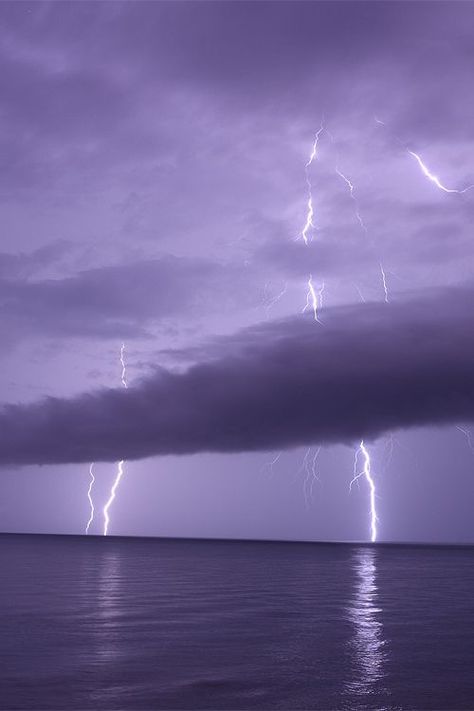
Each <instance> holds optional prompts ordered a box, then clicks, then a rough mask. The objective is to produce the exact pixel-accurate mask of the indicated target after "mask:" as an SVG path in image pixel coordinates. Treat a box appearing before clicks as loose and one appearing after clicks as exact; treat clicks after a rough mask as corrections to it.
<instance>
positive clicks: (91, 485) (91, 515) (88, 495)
mask: <svg viewBox="0 0 474 711" xmlns="http://www.w3.org/2000/svg"><path fill="white" fill-rule="evenodd" d="M89 475H90V482H89V489H88V491H87V498H88V499H89V505H90V507H91V513H90V516H89V520H88V522H87V524H86V536H87V534H88V533H89V528H90V525H91V523H92V521H93V520H94V502H93V501H92V487H93V486H94V482H95V477H94V462H92V464H91V465H90V467H89Z"/></svg>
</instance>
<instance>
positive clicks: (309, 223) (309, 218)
mask: <svg viewBox="0 0 474 711" xmlns="http://www.w3.org/2000/svg"><path fill="white" fill-rule="evenodd" d="M323 131H324V126H323V124H321V126H320V128H319V130H318V131H316V134H315V136H314V141H313V145H312V148H311V153H310V156H309V158H308V161H307V162H306V163H305V167H304V170H305V178H306V187H307V190H308V200H307V203H306V208H307V212H306V221H305V223H304V226H303V229H302V230H301V232H300V237H301V238H302V239H303V242H304V243H305V244H306V245H308V244H309V241H310V236H309V234H310V230H313V229H315V225H314V222H313V218H314V206H313V186H312V184H311V179H310V176H309V168H310V167H311V164H312V163H313V161H314V160H315V159H316V157H317V153H318V143H319V137H320V136H321V133H322V132H323Z"/></svg>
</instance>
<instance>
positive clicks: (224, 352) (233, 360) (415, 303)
mask: <svg viewBox="0 0 474 711" xmlns="http://www.w3.org/2000/svg"><path fill="white" fill-rule="evenodd" d="M473 298H474V292H473V290H472V288H466V289H458V290H453V291H442V292H437V293H434V294H432V296H431V297H430V298H424V299H412V300H410V301H408V300H407V301H405V302H402V303H399V304H396V305H388V304H364V305H359V306H351V307H344V308H341V307H339V308H337V309H332V310H327V312H326V314H325V320H324V323H323V324H318V323H315V322H314V320H312V319H311V318H309V317H300V318H294V319H290V320H281V321H276V322H273V323H267V324H262V325H258V326H254V327H252V328H249V329H245V330H243V331H241V332H238V333H236V334H235V335H234V336H233V337H231V338H230V339H225V340H223V339H220V340H216V341H215V342H214V343H213V344H209V343H207V344H205V346H204V347H203V351H202V353H207V358H206V360H204V361H202V362H196V363H195V364H194V365H192V366H191V367H189V368H188V369H187V370H186V371H184V372H172V371H170V370H163V369H159V370H157V371H156V373H155V374H154V376H153V377H151V378H148V379H147V380H143V381H142V382H141V383H140V384H139V385H138V386H136V387H133V388H130V389H128V390H126V391H123V390H104V389H103V390H99V391H96V392H92V393H87V394H84V395H82V396H80V397H76V398H72V399H59V398H48V399H45V400H43V401H40V402H37V403H35V404H31V405H7V406H5V407H4V408H3V411H2V413H1V415H0V433H1V434H0V462H1V463H2V464H3V465H7V464H16V465H21V464H45V463H66V462H86V461H92V460H93V461H113V460H117V459H139V458H144V457H150V456H153V455H165V454H192V453H197V452H243V451H258V450H267V449H272V448H278V449H284V448H293V447H297V446H300V445H304V444H308V445H309V444H312V443H334V442H342V443H344V442H351V441H353V440H355V439H359V438H374V437H377V436H378V435H380V434H381V433H383V432H384V431H387V430H396V429H399V428H406V427H412V426H420V425H429V424H442V423H450V422H458V421H466V420H470V419H474V315H473V313H472V309H471V307H470V304H471V303H472V302H473ZM200 354H201V352H200V350H199V349H197V350H196V351H195V355H196V356H198V357H199V356H200Z"/></svg>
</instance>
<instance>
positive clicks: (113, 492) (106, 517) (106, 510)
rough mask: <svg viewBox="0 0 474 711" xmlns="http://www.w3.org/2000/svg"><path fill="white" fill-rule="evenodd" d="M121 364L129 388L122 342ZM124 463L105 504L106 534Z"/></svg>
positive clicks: (124, 385) (123, 380)
mask: <svg viewBox="0 0 474 711" xmlns="http://www.w3.org/2000/svg"><path fill="white" fill-rule="evenodd" d="M120 364H121V366H122V374H121V382H122V385H123V387H124V388H128V383H127V366H126V364H125V343H122V346H121V348H120ZM123 465H124V460H123V459H121V460H120V462H118V464H117V475H116V477H115V480H114V483H113V484H112V488H111V490H110V496H109V498H108V500H107V503H106V504H105V506H104V508H103V514H104V536H106V535H107V534H108V531H109V523H110V516H109V509H110V507H111V506H112V503H113V501H114V499H115V495H116V493H117V489H118V485H119V484H120V481H121V479H122V476H123Z"/></svg>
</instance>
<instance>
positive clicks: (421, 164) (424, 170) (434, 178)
mask: <svg viewBox="0 0 474 711" xmlns="http://www.w3.org/2000/svg"><path fill="white" fill-rule="evenodd" d="M407 152H408V153H409V155H411V156H412V157H413V158H414V159H415V160H416V162H417V163H418V165H419V167H420V168H421V172H422V173H423V175H424V176H425V177H426V178H428V180H430V181H431V182H432V183H434V184H435V185H436V187H437V188H439V189H440V190H442V191H443V192H445V193H458V194H459V195H462V194H463V193H467V191H468V190H472V188H474V185H468V187H467V188H463V190H455V189H454V188H447V187H446V186H445V185H443V183H442V182H441V181H440V179H439V178H438V177H437V176H436V175H434V174H433V173H432V172H431V171H430V170H429V168H428V167H427V165H426V164H425V163H424V162H423V160H422V159H421V158H420V156H419V155H418V153H415V151H410V150H408V151H407Z"/></svg>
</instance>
